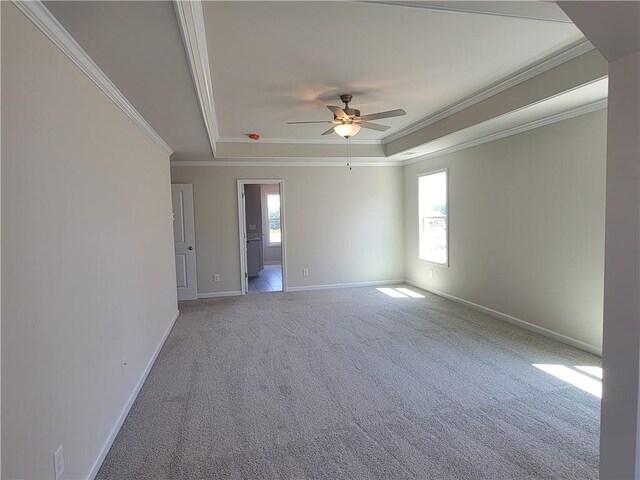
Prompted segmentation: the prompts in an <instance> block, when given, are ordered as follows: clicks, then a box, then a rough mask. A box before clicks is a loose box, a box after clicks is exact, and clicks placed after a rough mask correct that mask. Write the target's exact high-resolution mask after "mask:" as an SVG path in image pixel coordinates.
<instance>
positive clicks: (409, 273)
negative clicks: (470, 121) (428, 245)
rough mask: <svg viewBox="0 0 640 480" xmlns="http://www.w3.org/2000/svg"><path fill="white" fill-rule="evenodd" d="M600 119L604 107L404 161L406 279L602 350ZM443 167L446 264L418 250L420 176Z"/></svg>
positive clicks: (602, 163) (602, 149) (602, 119)
mask: <svg viewBox="0 0 640 480" xmlns="http://www.w3.org/2000/svg"><path fill="white" fill-rule="evenodd" d="M606 118H607V117H606V111H604V110H602V111H598V112H594V113H591V114H587V115H583V116H580V117H576V118H573V119H570V120H566V121H563V122H559V123H555V124H552V125H548V126H545V127H541V128H538V129H535V130H530V131H528V132H525V133H521V134H518V135H514V136H511V137H507V138H504V139H501V140H497V141H494V142H490V143H486V144H483V145H479V146H477V147H473V148H469V149H466V150H461V151H459V152H456V153H452V154H449V155H444V156H440V157H437V158H433V159H431V160H427V161H423V162H420V163H417V164H414V165H410V166H407V167H406V168H405V171H404V176H405V183H404V190H405V209H404V212H405V253H406V277H407V279H409V280H411V281H413V282H416V283H417V284H419V285H421V286H423V287H425V288H428V289H433V290H436V291H440V292H444V293H447V294H450V295H453V296H456V297H459V298H461V299H464V300H467V301H470V302H473V303H476V304H479V305H482V306H484V307H488V308H491V309H493V310H496V311H498V312H501V313H504V314H507V315H511V316H514V317H516V318H518V319H520V320H524V321H526V322H529V323H532V324H534V325H537V326H539V327H543V328H546V329H549V330H552V331H553V332H556V333H559V334H562V335H565V336H567V337H570V338H572V339H575V340H577V341H578V342H582V343H584V344H586V346H590V347H591V349H592V350H599V349H600V348H601V346H602V308H603V307H602V305H603V300H602V299H603V275H604V274H603V271H604V266H603V264H604V204H605V202H604V191H605V149H606ZM441 168H448V169H449V213H450V219H449V221H450V225H449V237H450V240H449V241H450V250H449V260H450V266H449V267H448V268H447V267H442V266H438V265H433V264H429V263H426V262H422V261H419V260H418V250H417V246H418V223H417V175H418V174H419V173H423V172H428V171H430V170H436V169H441ZM430 270H431V271H432V274H433V276H430V272H429V271H430Z"/></svg>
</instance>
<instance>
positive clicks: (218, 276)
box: [213, 273, 220, 282]
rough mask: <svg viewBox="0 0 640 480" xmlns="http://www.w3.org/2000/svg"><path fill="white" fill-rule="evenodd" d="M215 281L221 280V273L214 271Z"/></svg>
mask: <svg viewBox="0 0 640 480" xmlns="http://www.w3.org/2000/svg"><path fill="white" fill-rule="evenodd" d="M213 281H214V282H219V281H220V275H219V274H218V273H214V274H213Z"/></svg>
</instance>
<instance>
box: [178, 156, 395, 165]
mask: <svg viewBox="0 0 640 480" xmlns="http://www.w3.org/2000/svg"><path fill="white" fill-rule="evenodd" d="M378 158H379V159H380V160H373V159H378ZM346 165H347V160H346V159H345V158H332V157H308V158H304V157H295V158H282V157H280V159H279V160H273V159H270V158H267V159H264V160H261V159H260V158H253V159H245V158H239V159H237V160H233V159H231V158H225V159H224V160H203V161H197V160H195V161H194V160H185V161H180V160H174V161H172V162H171V166H172V167H346ZM351 165H353V166H354V167H400V166H402V162H401V161H400V160H389V159H387V158H386V157H366V158H363V159H357V158H352V159H351Z"/></svg>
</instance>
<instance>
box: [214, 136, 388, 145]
mask: <svg viewBox="0 0 640 480" xmlns="http://www.w3.org/2000/svg"><path fill="white" fill-rule="evenodd" d="M218 142H219V143H276V144H301V145H346V143H347V142H346V141H345V139H344V138H342V139H338V138H336V139H331V138H330V139H328V140H324V139H320V138H318V139H310V138H262V137H261V138H260V139H259V140H251V139H250V138H249V137H218ZM351 145H382V140H380V139H366V140H365V139H362V140H359V139H357V138H356V139H351Z"/></svg>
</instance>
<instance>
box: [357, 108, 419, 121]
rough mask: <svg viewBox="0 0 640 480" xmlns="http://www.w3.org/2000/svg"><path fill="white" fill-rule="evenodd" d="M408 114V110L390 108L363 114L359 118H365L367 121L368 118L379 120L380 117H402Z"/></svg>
mask: <svg viewBox="0 0 640 480" xmlns="http://www.w3.org/2000/svg"><path fill="white" fill-rule="evenodd" d="M406 114H407V112H405V111H404V110H403V109H401V108H399V109H397V110H389V111H387V112H378V113H372V114H370V115H363V116H361V117H358V120H364V121H365V122H366V121H368V120H378V119H380V118H391V117H401V116H402V115H406Z"/></svg>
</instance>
